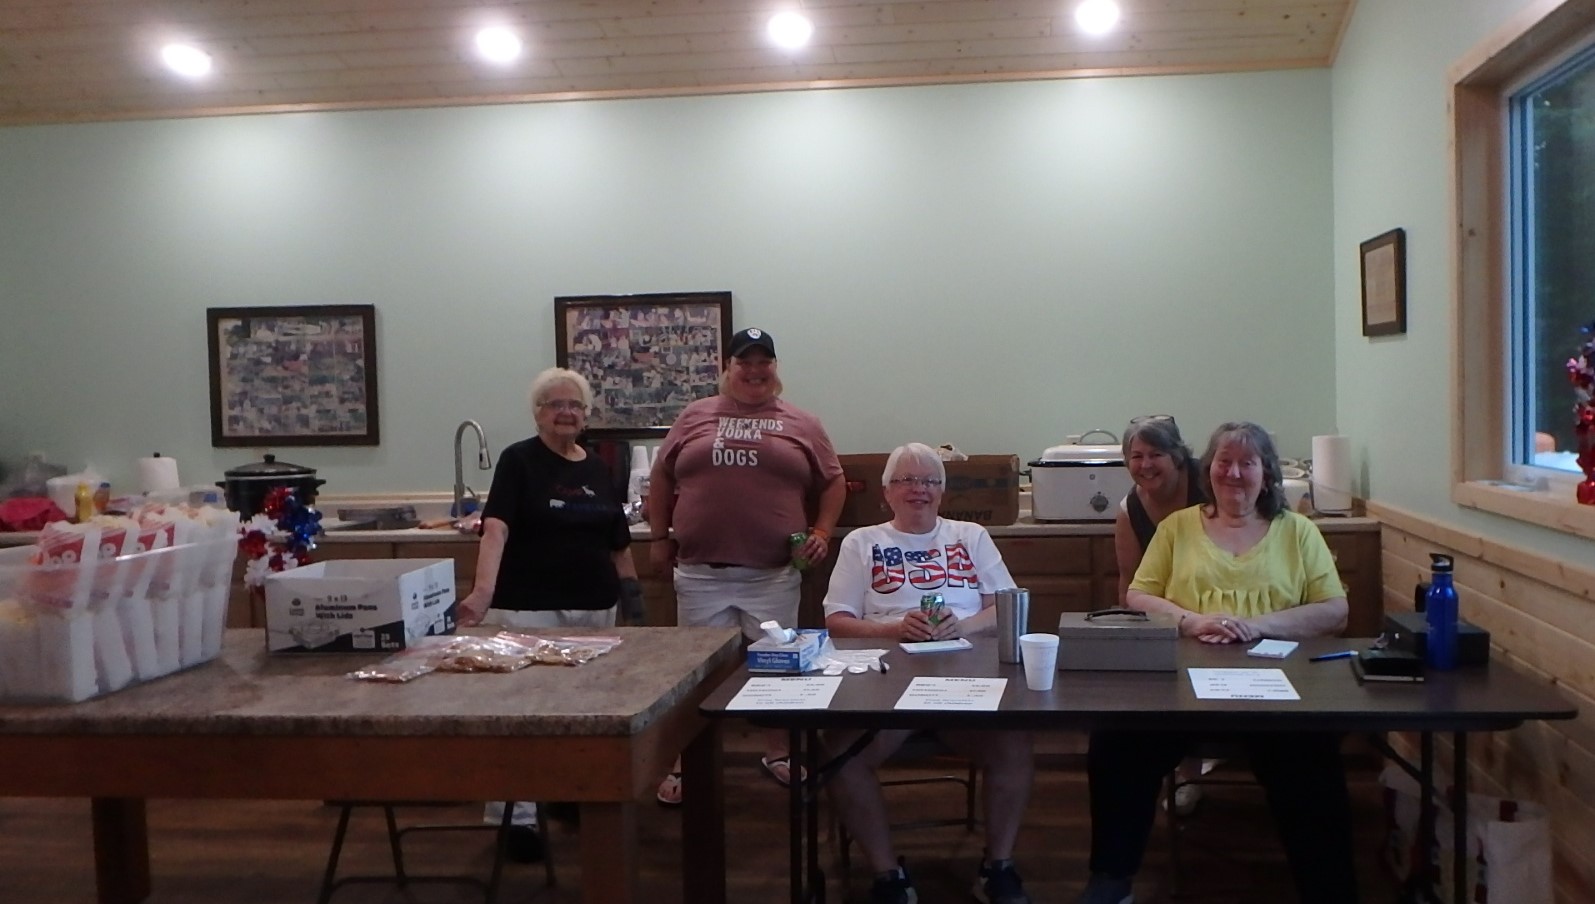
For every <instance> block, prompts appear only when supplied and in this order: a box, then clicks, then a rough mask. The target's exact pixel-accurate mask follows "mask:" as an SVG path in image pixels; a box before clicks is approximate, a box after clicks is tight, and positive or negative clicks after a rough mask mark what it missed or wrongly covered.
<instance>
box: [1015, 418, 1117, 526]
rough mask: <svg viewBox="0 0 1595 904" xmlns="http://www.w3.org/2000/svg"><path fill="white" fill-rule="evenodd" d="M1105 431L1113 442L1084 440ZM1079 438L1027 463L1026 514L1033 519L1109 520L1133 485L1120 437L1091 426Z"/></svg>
mask: <svg viewBox="0 0 1595 904" xmlns="http://www.w3.org/2000/svg"><path fill="white" fill-rule="evenodd" d="M1097 435H1101V436H1105V437H1107V438H1108V439H1109V440H1111V441H1112V443H1111V444H1105V443H1104V444H1093V443H1087V442H1084V440H1087V439H1090V438H1091V437H1093V436H1097ZM1080 440H1081V442H1073V443H1065V444H1063V445H1061V446H1052V447H1051V448H1049V449H1047V451H1045V452H1043V453H1041V457H1040V458H1038V459H1036V460H1034V461H1032V462H1030V516H1031V517H1032V518H1034V519H1035V520H1037V521H1112V520H1113V519H1114V517H1115V516H1116V515H1117V514H1118V510H1119V501H1120V500H1122V499H1123V498H1124V497H1125V495H1126V494H1127V493H1129V492H1130V490H1131V489H1132V488H1133V487H1134V486H1135V482H1134V481H1133V480H1131V479H1130V472H1129V470H1128V469H1127V468H1125V466H1124V452H1123V450H1122V449H1121V448H1120V446H1119V438H1118V437H1117V436H1115V435H1114V434H1113V433H1112V432H1110V431H1107V430H1092V431H1091V432H1089V433H1085V434H1082V435H1081V436H1080Z"/></svg>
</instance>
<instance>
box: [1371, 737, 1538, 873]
mask: <svg viewBox="0 0 1595 904" xmlns="http://www.w3.org/2000/svg"><path fill="white" fill-rule="evenodd" d="M1379 783H1380V785H1382V786H1383V787H1384V789H1385V792H1384V796H1385V829H1386V834H1385V845H1384V860H1385V864H1386V865H1387V866H1388V867H1390V869H1391V871H1392V872H1394V873H1395V875H1396V878H1397V879H1399V880H1401V881H1402V882H1406V881H1407V880H1408V879H1411V878H1412V877H1413V875H1414V870H1416V869H1419V868H1420V867H1421V865H1422V864H1423V863H1424V861H1425V860H1427V862H1428V867H1429V875H1431V876H1433V877H1434V880H1435V885H1436V888H1435V893H1436V896H1437V897H1438V898H1439V899H1440V900H1442V901H1450V900H1452V899H1453V897H1454V896H1453V894H1452V889H1453V886H1454V880H1453V876H1454V871H1453V864H1454V862H1455V860H1454V856H1455V853H1454V850H1453V843H1452V835H1453V829H1452V826H1453V823H1452V819H1451V814H1450V812H1449V811H1448V810H1447V809H1445V805H1446V803H1447V802H1448V801H1447V799H1446V797H1445V796H1444V795H1438V796H1436V798H1435V803H1436V804H1437V812H1436V814H1435V841H1434V844H1433V845H1432V846H1430V845H1428V844H1425V843H1424V842H1423V840H1422V839H1420V838H1418V818H1419V812H1418V804H1419V793H1418V783H1417V782H1416V781H1414V780H1413V779H1412V778H1411V777H1410V776H1408V775H1407V774H1406V773H1405V772H1403V771H1402V770H1401V769H1400V768H1398V767H1396V766H1386V767H1385V769H1384V771H1383V772H1382V773H1380V775H1379ZM1463 856H1464V857H1466V858H1467V860H1468V864H1467V872H1466V874H1465V881H1466V883H1467V884H1468V886H1469V889H1468V896H1467V897H1468V900H1470V901H1472V902H1474V904H1552V902H1553V901H1554V898H1555V895H1554V893H1553V892H1552V886H1551V830H1550V820H1549V818H1548V817H1547V815H1546V813H1545V808H1544V807H1542V806H1540V805H1539V804H1536V803H1531V802H1529V801H1522V800H1514V799H1511V798H1499V797H1490V796H1488V795H1484V794H1470V795H1468V837H1467V850H1466V851H1464V852H1463Z"/></svg>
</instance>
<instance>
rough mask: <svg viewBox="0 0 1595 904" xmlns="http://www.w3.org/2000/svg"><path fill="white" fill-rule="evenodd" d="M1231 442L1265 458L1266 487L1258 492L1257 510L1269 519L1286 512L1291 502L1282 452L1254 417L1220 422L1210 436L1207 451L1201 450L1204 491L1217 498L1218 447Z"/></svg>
mask: <svg viewBox="0 0 1595 904" xmlns="http://www.w3.org/2000/svg"><path fill="white" fill-rule="evenodd" d="M1229 442H1233V443H1238V444H1239V445H1240V446H1242V447H1243V448H1246V449H1248V450H1250V451H1252V452H1253V453H1255V454H1256V455H1257V457H1258V458H1260V459H1262V463H1263V489H1262V491H1261V492H1259V493H1258V494H1257V511H1258V513H1259V514H1261V515H1262V516H1263V517H1264V518H1267V519H1269V520H1273V519H1275V518H1278V517H1279V516H1281V515H1283V514H1284V513H1285V512H1286V511H1287V510H1288V509H1289V505H1288V504H1287V502H1286V500H1285V475H1284V474H1283V473H1281V471H1280V469H1279V453H1278V452H1276V451H1274V441H1273V440H1272V439H1270V438H1269V436H1268V431H1267V430H1264V429H1263V428H1262V427H1259V426H1258V425H1256V424H1254V423H1252V422H1251V421H1229V422H1228V423H1224V424H1219V425H1218V429H1217V430H1214V431H1213V435H1212V437H1211V438H1209V439H1208V441H1207V451H1206V452H1204V453H1202V473H1201V480H1202V491H1203V492H1205V493H1206V494H1207V498H1209V499H1214V498H1216V497H1215V496H1214V495H1213V475H1212V469H1213V459H1214V458H1216V457H1217V456H1218V447H1219V446H1222V445H1224V444H1225V443H1229ZM1210 504H1211V503H1210Z"/></svg>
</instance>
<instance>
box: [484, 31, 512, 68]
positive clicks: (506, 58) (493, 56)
mask: <svg viewBox="0 0 1595 904" xmlns="http://www.w3.org/2000/svg"><path fill="white" fill-rule="evenodd" d="M476 52H477V53H479V54H481V56H482V59H484V60H487V61H488V62H490V63H510V62H514V61H515V60H516V59H517V58H519V57H520V55H521V39H520V38H519V37H518V36H516V34H515V32H513V31H510V30H509V29H507V28H498V27H493V28H484V29H482V30H481V31H479V32H477V33H476Z"/></svg>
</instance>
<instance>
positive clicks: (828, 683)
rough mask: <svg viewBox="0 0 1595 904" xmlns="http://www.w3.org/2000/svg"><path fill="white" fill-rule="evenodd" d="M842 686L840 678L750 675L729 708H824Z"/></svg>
mask: <svg viewBox="0 0 1595 904" xmlns="http://www.w3.org/2000/svg"><path fill="white" fill-rule="evenodd" d="M841 686H842V679H841V678H840V677H836V678H797V677H793V678H749V679H748V683H747V684H744V685H743V686H742V690H740V691H737V695H736V696H735V697H732V698H731V702H730V703H727V704H726V709H824V708H826V707H827V706H830V705H831V698H832V697H834V696H836V689H837V688H838V687H841Z"/></svg>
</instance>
